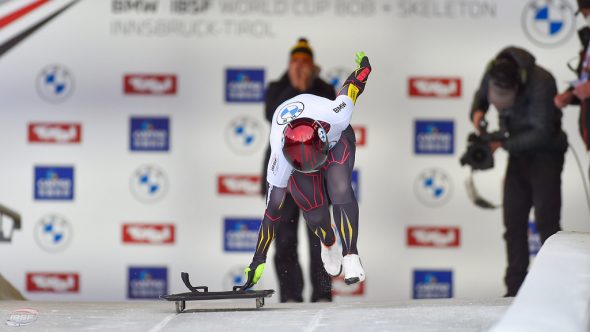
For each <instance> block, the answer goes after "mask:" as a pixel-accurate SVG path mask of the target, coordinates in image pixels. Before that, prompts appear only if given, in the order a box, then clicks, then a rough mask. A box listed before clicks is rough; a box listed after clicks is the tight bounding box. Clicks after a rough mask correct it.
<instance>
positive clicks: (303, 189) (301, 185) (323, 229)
mask: <svg viewBox="0 0 590 332" xmlns="http://www.w3.org/2000/svg"><path fill="white" fill-rule="evenodd" d="M288 188H289V191H290V192H291V196H293V199H294V200H295V202H296V203H297V205H298V206H299V208H300V209H301V210H302V211H303V216H304V217H305V221H306V222H307V225H308V226H309V229H311V231H312V232H313V233H314V234H315V235H317V236H318V237H319V239H320V241H321V243H322V244H321V246H319V247H315V248H314V247H313V246H312V247H311V248H310V250H321V253H320V257H321V260H322V262H323V266H324V269H325V270H326V272H327V273H328V274H330V275H332V276H337V275H339V274H340V271H341V266H342V249H341V247H340V246H339V245H338V242H337V241H336V235H335V234H334V230H333V229H332V221H331V218H330V209H329V205H328V198H327V196H326V192H325V188H324V175H323V172H322V171H317V172H314V173H307V174H304V173H299V172H294V173H293V175H292V176H291V179H290V180H289V184H288ZM320 248H321V249H320ZM315 254H317V252H316V253H315ZM313 256H314V253H313V252H312V257H313ZM312 273H313V272H312Z"/></svg>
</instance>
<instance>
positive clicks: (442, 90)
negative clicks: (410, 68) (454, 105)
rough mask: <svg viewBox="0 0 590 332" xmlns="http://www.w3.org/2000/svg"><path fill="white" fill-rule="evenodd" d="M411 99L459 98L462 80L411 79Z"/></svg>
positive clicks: (409, 90)
mask: <svg viewBox="0 0 590 332" xmlns="http://www.w3.org/2000/svg"><path fill="white" fill-rule="evenodd" d="M408 94H409V95H410V97H425V98H459V97H461V79H460V78H456V77H410V78H409V79H408Z"/></svg>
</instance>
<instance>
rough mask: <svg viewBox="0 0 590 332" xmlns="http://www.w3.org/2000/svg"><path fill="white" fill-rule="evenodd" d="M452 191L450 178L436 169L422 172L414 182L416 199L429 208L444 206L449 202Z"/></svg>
mask: <svg viewBox="0 0 590 332" xmlns="http://www.w3.org/2000/svg"><path fill="white" fill-rule="evenodd" d="M452 190H453V184H452V182H451V178H450V176H449V175H448V174H447V173H446V172H444V171H443V170H441V169H437V168H430V169H426V170H424V171H422V173H420V174H418V176H417V177H416V180H415V181H414V193H415V194H416V197H417V198H418V200H419V201H420V202H421V203H422V204H424V205H426V206H430V207H438V206H441V205H444V204H445V203H446V202H447V201H448V200H449V198H450V196H451V193H452Z"/></svg>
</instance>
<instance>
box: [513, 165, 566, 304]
mask: <svg viewBox="0 0 590 332" xmlns="http://www.w3.org/2000/svg"><path fill="white" fill-rule="evenodd" d="M563 162H564V157H563V155H562V154H542V153H538V154H535V155H532V156H520V157H514V156H510V159H509V161H508V168H507V170H506V178H505V183H504V200H503V205H504V227H505V232H504V239H505V240H506V249H507V254H508V267H507V268H506V275H505V277H504V283H505V284H506V287H507V293H506V295H507V296H515V295H516V293H517V292H518V289H519V288H520V285H521V284H522V282H523V281H524V278H525V277H526V274H527V269H528V266H529V247H528V222H529V213H530V210H531V207H534V209H535V222H536V225H537V230H538V231H539V234H540V235H541V243H544V242H545V240H547V238H549V237H550V236H551V235H553V234H555V233H556V232H558V231H559V230H561V228H560V226H559V219H560V216H561V171H562V170H563Z"/></svg>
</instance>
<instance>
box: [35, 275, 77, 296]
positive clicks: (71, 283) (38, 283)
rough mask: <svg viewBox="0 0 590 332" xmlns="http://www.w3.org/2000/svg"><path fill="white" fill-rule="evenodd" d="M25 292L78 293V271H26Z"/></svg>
mask: <svg viewBox="0 0 590 332" xmlns="http://www.w3.org/2000/svg"><path fill="white" fill-rule="evenodd" d="M27 292H35V293H41V292H43V293H79V292H80V275H79V274H78V273H39V272H31V273H27Z"/></svg>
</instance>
